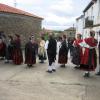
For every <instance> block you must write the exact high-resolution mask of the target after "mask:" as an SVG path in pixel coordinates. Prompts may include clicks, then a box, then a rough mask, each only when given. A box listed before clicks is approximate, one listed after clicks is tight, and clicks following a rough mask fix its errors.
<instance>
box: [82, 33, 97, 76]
mask: <svg viewBox="0 0 100 100" xmlns="http://www.w3.org/2000/svg"><path fill="white" fill-rule="evenodd" d="M94 36H95V32H94V31H90V37H89V38H86V39H84V43H85V44H83V47H84V51H83V52H84V54H83V56H82V59H81V66H80V68H81V69H82V70H85V74H84V77H89V76H90V71H95V69H96V67H97V54H96V49H95V48H96V46H97V40H96V39H95V38H94Z"/></svg>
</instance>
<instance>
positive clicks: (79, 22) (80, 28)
mask: <svg viewBox="0 0 100 100" xmlns="http://www.w3.org/2000/svg"><path fill="white" fill-rule="evenodd" d="M78 33H80V34H83V33H84V15H81V16H80V17H78V18H77V19H76V34H78Z"/></svg>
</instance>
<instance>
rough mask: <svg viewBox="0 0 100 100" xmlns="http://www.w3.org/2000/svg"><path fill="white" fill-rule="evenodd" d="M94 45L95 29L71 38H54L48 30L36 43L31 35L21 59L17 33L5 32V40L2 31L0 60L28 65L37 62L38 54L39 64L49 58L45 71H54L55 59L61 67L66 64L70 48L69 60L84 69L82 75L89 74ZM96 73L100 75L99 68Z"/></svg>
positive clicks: (94, 64)
mask: <svg viewBox="0 0 100 100" xmlns="http://www.w3.org/2000/svg"><path fill="white" fill-rule="evenodd" d="M97 45H98V41H97V40H96V39H95V32H94V31H90V36H89V37H88V38H85V39H82V35H81V34H77V36H76V39H74V40H70V39H68V38H67V36H66V35H63V36H60V37H58V38H57V39H55V37H54V36H53V35H52V34H50V35H49V39H48V40H46V41H45V39H44V37H41V39H40V41H39V43H36V41H35V37H34V36H33V35H32V36H30V38H29V41H28V42H27V43H26V44H25V49H24V55H25V56H24V58H25V61H24V60H23V52H22V49H21V39H20V35H18V34H15V35H14V36H8V41H6V38H5V37H4V36H2V35H1V36H0V60H5V63H9V62H10V61H11V62H12V63H13V64H15V65H20V64H23V63H25V64H27V66H28V67H29V68H30V67H32V66H33V65H34V64H36V58H37V56H38V58H39V60H40V63H41V64H42V63H44V61H45V60H47V59H48V67H47V68H48V69H47V72H48V73H53V72H56V65H55V62H56V61H57V60H58V61H57V62H58V63H59V64H60V67H62V68H65V67H66V64H67V63H68V52H69V51H70V56H71V62H72V63H73V64H75V65H76V66H75V67H74V68H75V69H80V70H84V71H85V73H84V77H90V72H91V71H95V69H96V67H97V54H96V48H97ZM99 54H100V53H99ZM57 55H58V56H57ZM57 57H58V58H57ZM97 75H100V72H98V73H97Z"/></svg>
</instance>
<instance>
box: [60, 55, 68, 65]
mask: <svg viewBox="0 0 100 100" xmlns="http://www.w3.org/2000/svg"><path fill="white" fill-rule="evenodd" d="M67 60H68V57H67V55H66V54H65V55H64V54H62V55H59V58H58V63H59V64H67Z"/></svg>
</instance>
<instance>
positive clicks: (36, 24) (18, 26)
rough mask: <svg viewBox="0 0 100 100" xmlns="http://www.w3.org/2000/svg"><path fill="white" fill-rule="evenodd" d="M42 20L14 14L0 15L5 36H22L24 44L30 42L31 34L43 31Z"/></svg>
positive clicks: (0, 25)
mask: <svg viewBox="0 0 100 100" xmlns="http://www.w3.org/2000/svg"><path fill="white" fill-rule="evenodd" d="M41 21H42V19H39V18H35V17H30V16H25V15H18V14H12V13H3V12H1V13H0V31H4V33H5V35H8V34H11V35H13V34H20V35H21V38H22V42H23V43H24V44H25V42H26V41H27V40H28V38H29V36H30V34H32V33H34V34H35V33H36V34H38V33H39V31H40V30H41Z"/></svg>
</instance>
